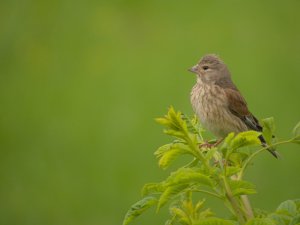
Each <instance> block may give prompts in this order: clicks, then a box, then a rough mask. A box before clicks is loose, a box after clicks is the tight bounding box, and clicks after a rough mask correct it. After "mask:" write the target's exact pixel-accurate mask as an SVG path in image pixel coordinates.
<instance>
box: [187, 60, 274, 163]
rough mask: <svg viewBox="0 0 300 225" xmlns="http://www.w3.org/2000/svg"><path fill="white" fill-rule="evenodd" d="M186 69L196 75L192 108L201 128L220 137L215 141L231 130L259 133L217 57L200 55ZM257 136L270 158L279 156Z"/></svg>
mask: <svg viewBox="0 0 300 225" xmlns="http://www.w3.org/2000/svg"><path fill="white" fill-rule="evenodd" d="M189 71H190V72H192V73H195V74H196V75H197V80H196V84H195V85H194V87H193V88H192V91H191V99H190V100H191V104H192V107H193V110H194V112H195V114H196V115H197V117H198V118H199V120H200V123H201V124H202V125H203V127H204V128H206V129H207V130H208V131H210V132H211V133H213V134H214V135H215V136H216V137H217V138H220V139H219V141H217V142H216V143H215V144H219V143H221V142H222V140H223V139H224V138H225V137H226V136H227V135H228V134H229V133H231V132H234V133H235V134H237V133H240V132H244V131H248V130H254V131H258V132H262V129H263V128H262V126H261V125H260V124H259V121H258V119H257V118H256V117H255V116H254V115H253V114H252V113H251V112H250V111H249V109H248V106H247V102H246V100H245V98H244V97H243V96H242V94H241V92H240V91H239V90H238V88H237V87H236V85H235V84H234V83H233V81H232V79H231V74H230V72H229V70H228V67H227V66H226V64H225V63H224V62H223V61H222V60H221V59H220V58H219V56H217V55H215V54H207V55H204V56H203V57H202V58H201V59H200V61H199V62H198V64H196V65H195V66H193V67H191V68H190V69H189ZM258 138H259V139H260V142H261V144H262V146H263V147H266V149H267V150H268V151H269V152H270V153H271V154H272V155H273V156H274V157H276V158H278V157H279V155H278V153H277V152H276V151H275V150H274V149H272V148H268V145H267V143H266V141H265V139H264V137H263V136H262V135H260V136H259V137H258Z"/></svg>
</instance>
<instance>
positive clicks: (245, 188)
mask: <svg viewBox="0 0 300 225" xmlns="http://www.w3.org/2000/svg"><path fill="white" fill-rule="evenodd" d="M229 185H230V187H231V190H232V194H233V196H238V195H250V194H255V193H256V190H255V186H254V185H253V184H252V183H250V182H247V181H243V180H229Z"/></svg>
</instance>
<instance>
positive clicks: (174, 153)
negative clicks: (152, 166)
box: [158, 148, 187, 169]
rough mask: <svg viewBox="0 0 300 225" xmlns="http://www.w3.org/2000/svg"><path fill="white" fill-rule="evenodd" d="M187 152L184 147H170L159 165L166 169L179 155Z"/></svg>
mask: <svg viewBox="0 0 300 225" xmlns="http://www.w3.org/2000/svg"><path fill="white" fill-rule="evenodd" d="M186 153H187V152H186V151H184V150H182V149H178V148H177V149H176V148H173V149H170V150H169V151H168V152H166V153H165V154H164V155H163V156H162V157H161V158H160V159H159V162H158V165H159V166H160V167H161V168H162V169H166V168H167V167H168V166H169V165H170V164H171V163H172V162H173V161H174V160H175V159H177V158H178V156H180V155H183V154H186Z"/></svg>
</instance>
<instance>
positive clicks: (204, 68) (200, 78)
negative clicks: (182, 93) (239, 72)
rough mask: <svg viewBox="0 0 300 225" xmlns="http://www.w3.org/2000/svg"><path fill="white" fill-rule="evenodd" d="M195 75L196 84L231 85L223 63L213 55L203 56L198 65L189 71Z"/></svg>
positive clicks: (227, 71)
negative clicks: (228, 83)
mask: <svg viewBox="0 0 300 225" xmlns="http://www.w3.org/2000/svg"><path fill="white" fill-rule="evenodd" d="M189 71H190V72H192V73H195V74H197V82H203V83H207V84H216V83H223V82H225V83H227V82H230V83H231V78H230V72H229V70H228V68H227V66H226V65H225V63H224V62H223V61H222V60H221V59H220V58H219V57H218V56H217V55H214V54H208V55H205V56H203V57H202V58H201V59H200V61H199V63H198V64H196V65H195V66H193V67H192V68H190V69H189Z"/></svg>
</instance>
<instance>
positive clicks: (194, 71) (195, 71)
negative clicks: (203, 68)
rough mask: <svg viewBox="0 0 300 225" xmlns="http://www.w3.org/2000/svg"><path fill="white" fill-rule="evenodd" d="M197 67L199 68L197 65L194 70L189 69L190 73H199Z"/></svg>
mask: <svg viewBox="0 0 300 225" xmlns="http://www.w3.org/2000/svg"><path fill="white" fill-rule="evenodd" d="M197 67H198V65H195V66H193V67H192V68H189V69H188V71H190V72H192V73H197Z"/></svg>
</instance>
